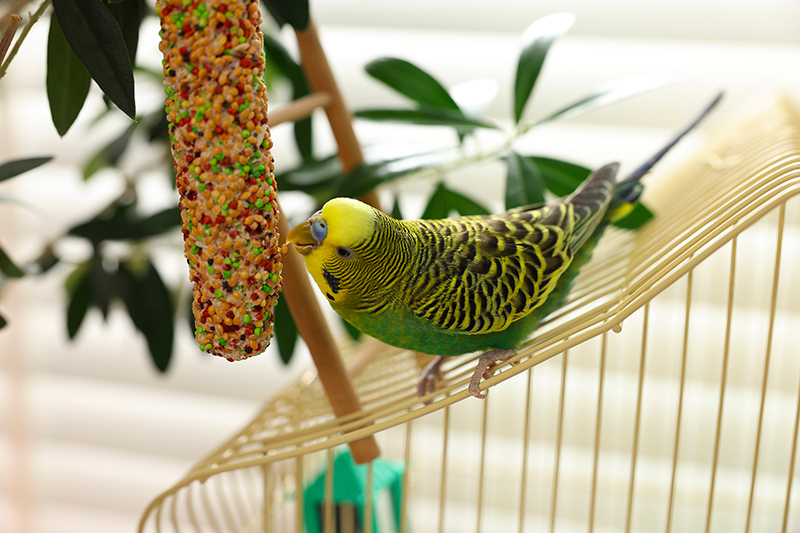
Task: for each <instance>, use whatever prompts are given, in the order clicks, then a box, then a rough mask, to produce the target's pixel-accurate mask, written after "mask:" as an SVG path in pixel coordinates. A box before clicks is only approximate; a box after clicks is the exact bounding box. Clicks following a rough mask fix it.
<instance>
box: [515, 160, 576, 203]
mask: <svg viewBox="0 0 800 533" xmlns="http://www.w3.org/2000/svg"><path fill="white" fill-rule="evenodd" d="M528 159H529V160H530V161H531V162H532V163H533V164H534V166H535V167H536V168H537V169H539V172H540V173H541V174H542V177H543V178H544V186H545V187H547V190H549V191H550V192H552V193H553V194H555V195H556V196H558V197H561V196H566V195H568V194H571V193H572V191H574V190H575V189H577V188H578V185H580V184H581V183H583V181H584V180H585V179H586V178H588V177H589V174H591V173H592V171H591V170H589V169H588V168H586V167H582V166H580V165H576V164H574V163H569V162H567V161H560V160H558V159H550V158H548V157H536V156H531V157H528Z"/></svg>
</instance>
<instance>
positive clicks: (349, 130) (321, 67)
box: [295, 20, 380, 209]
mask: <svg viewBox="0 0 800 533" xmlns="http://www.w3.org/2000/svg"><path fill="white" fill-rule="evenodd" d="M295 33H296V34H297V45H298V47H299V48H300V55H301V56H302V58H303V70H304V71H305V73H306V77H307V78H308V83H309V84H310V85H311V88H312V89H313V90H314V91H316V92H325V93H328V94H330V96H331V102H330V104H329V105H328V106H326V107H325V113H326V114H327V115H328V122H330V124H331V129H332V130H333V137H334V138H335V139H336V144H337V145H338V146H339V159H340V160H341V162H342V168H343V170H344V171H345V172H350V171H351V170H353V169H354V168H356V167H357V166H359V165H360V164H361V163H363V162H364V154H363V153H362V152H361V146H360V145H359V144H358V139H357V138H356V133H355V131H354V130H353V124H352V117H351V115H350V112H349V111H348V110H347V106H346V105H345V103H344V99H343V98H342V94H341V93H340V92H339V87H338V86H337V85H336V79H335V78H334V77H333V72H332V71H331V67H330V65H329V64H328V60H327V59H326V57H325V51H324V50H323V49H322V44H321V43H320V41H319V34H318V33H317V27H316V25H315V24H314V21H313V20H309V21H308V28H306V29H305V30H304V31H298V32H295ZM359 200H361V201H362V202H364V203H367V204H369V205H371V206H372V207H374V208H375V209H380V202H379V201H378V195H377V194H376V193H375V192H374V191H370V192H368V193H367V194H365V195H364V196H362V197H361V198H359Z"/></svg>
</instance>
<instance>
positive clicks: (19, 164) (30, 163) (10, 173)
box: [0, 155, 53, 181]
mask: <svg viewBox="0 0 800 533" xmlns="http://www.w3.org/2000/svg"><path fill="white" fill-rule="evenodd" d="M52 159H53V156H51V155H50V156H47V157H31V158H30V159H17V160H16V161H9V162H8V163H3V164H2V165H0V181H3V180H7V179H9V178H13V177H14V176H18V175H20V174H22V173H24V172H28V171H29V170H33V169H34V168H36V167H39V166H42V165H44V164H45V163H47V162H49V161H51V160H52Z"/></svg>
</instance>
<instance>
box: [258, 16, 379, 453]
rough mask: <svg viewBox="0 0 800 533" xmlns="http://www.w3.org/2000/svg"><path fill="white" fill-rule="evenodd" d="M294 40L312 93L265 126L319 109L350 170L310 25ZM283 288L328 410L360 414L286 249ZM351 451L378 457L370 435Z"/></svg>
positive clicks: (356, 161)
mask: <svg viewBox="0 0 800 533" xmlns="http://www.w3.org/2000/svg"><path fill="white" fill-rule="evenodd" d="M297 42H298V45H299V48H300V54H301V56H302V59H303V68H304V69H305V72H306V76H307V77H308V80H309V83H310V85H311V87H312V89H313V90H314V93H313V94H312V95H310V96H307V97H305V98H303V99H298V100H297V101H296V102H294V103H293V104H290V106H287V107H286V110H285V112H284V114H280V111H281V110H278V111H277V114H278V116H277V117H276V116H275V114H273V115H272V116H271V117H270V119H271V120H270V122H271V123H272V124H273V125H275V124H277V123H278V122H279V121H286V120H298V119H299V118H303V117H304V116H308V115H309V114H310V113H311V112H313V110H314V109H316V108H317V107H324V109H325V113H326V114H327V116H328V121H329V122H330V125H331V130H332V131H333V136H334V138H335V139H336V143H337V145H338V147H339V154H338V156H339V159H340V161H341V162H342V168H343V170H344V172H349V171H351V170H353V169H354V168H356V167H357V166H359V165H360V164H361V163H362V162H363V161H364V156H363V154H362V153H361V147H360V146H359V144H358V139H356V135H355V132H354V131H353V126H352V123H351V117H350V113H349V112H348V111H347V107H346V106H345V104H344V101H343V100H342V95H341V93H340V92H339V88H338V87H337V85H336V80H335V79H334V77H333V73H332V72H331V69H330V66H329V65H328V61H327V59H326V58H325V53H324V52H323V50H322V45H321V44H320V42H319V36H318V35H317V31H316V27H315V26H314V23H313V21H309V25H308V28H307V29H306V30H305V31H302V32H297ZM361 200H362V201H364V202H366V203H368V204H370V205H372V206H374V207H376V208H378V209H380V206H379V204H378V197H377V195H376V194H375V193H374V192H371V193H369V194H368V195H366V196H365V197H362V198H361ZM279 231H280V235H281V243H283V242H284V240H285V238H286V235H288V234H289V225H288V223H287V222H286V218H285V217H283V216H281V217H280V222H279ZM283 287H284V291H283V295H284V298H286V302H287V304H288V306H289V310H290V311H291V312H292V316H293V317H294V320H295V323H296V324H297V329H298V331H299V332H300V334H301V335H302V336H303V339H304V340H305V342H306V344H307V345H308V349H309V351H310V352H311V357H312V358H313V360H314V364H315V365H316V366H317V371H318V375H319V379H320V382H321V383H322V387H323V389H324V390H325V394H327V396H328V400H329V401H330V403H331V407H332V408H333V412H334V413H335V414H336V416H339V417H341V416H345V415H348V414H351V413H354V412H358V411H361V401H360V400H359V398H358V393H357V392H356V390H355V387H354V386H353V382H352V380H351V379H350V375H349V374H348V371H347V369H346V367H345V365H344V362H343V361H342V358H341V355H340V353H339V349H338V347H337V345H336V342H335V340H334V338H333V335H332V334H331V332H330V329H329V328H328V324H327V322H326V321H325V317H324V315H323V314H322V309H320V307H319V303H318V301H317V298H316V295H315V292H314V288H313V287H312V286H311V282H310V281H309V278H308V274H307V273H306V269H305V265H304V264H303V260H302V258H301V257H300V255H299V254H298V253H297V252H296V251H295V250H294V249H293V248H291V247H290V249H289V250H287V252H286V254H284V256H283ZM350 451H351V453H352V455H353V459H354V460H355V461H356V462H357V463H359V464H363V463H368V462H370V461H372V460H373V459H376V458H377V457H378V456H379V455H380V449H379V448H378V444H377V442H376V441H375V437H374V436H371V435H370V436H369V437H365V438H363V439H359V440H356V441H353V442H351V443H350Z"/></svg>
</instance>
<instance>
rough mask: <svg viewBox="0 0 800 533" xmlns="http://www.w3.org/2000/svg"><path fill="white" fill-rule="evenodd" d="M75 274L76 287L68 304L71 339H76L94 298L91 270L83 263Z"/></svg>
mask: <svg viewBox="0 0 800 533" xmlns="http://www.w3.org/2000/svg"><path fill="white" fill-rule="evenodd" d="M73 274H74V276H72V277H73V279H74V281H75V288H74V289H73V290H72V291H71V293H70V300H69V305H68V306H67V335H69V338H70V339H74V338H75V335H77V334H78V330H79V329H80V327H81V324H82V323H83V319H84V317H85V316H86V311H88V310H89V303H90V302H91V299H92V289H91V284H90V282H89V270H88V269H87V268H86V267H85V266H83V265H82V266H79V267H78V268H77V269H76V270H75V272H73Z"/></svg>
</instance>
